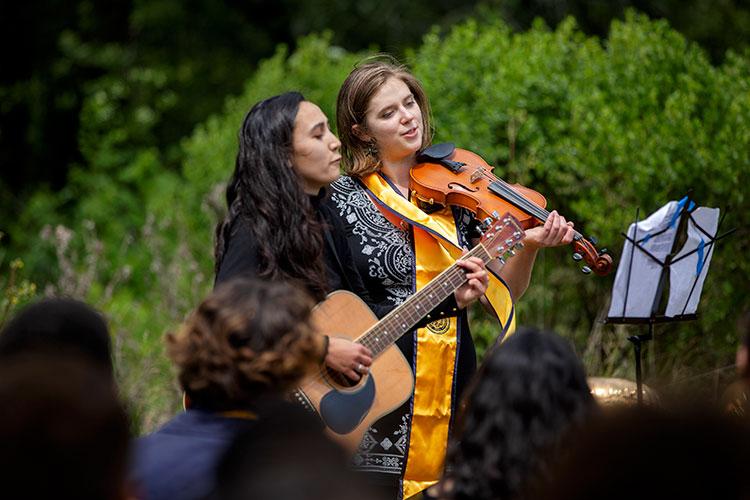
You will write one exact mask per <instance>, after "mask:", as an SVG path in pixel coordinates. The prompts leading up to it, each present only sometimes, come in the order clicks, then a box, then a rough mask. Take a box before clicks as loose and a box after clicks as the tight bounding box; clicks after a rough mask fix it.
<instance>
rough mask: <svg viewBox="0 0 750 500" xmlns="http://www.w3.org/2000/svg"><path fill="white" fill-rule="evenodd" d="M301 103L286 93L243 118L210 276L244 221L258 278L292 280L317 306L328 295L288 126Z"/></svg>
mask: <svg viewBox="0 0 750 500" xmlns="http://www.w3.org/2000/svg"><path fill="white" fill-rule="evenodd" d="M305 101H306V99H305V98H304V97H303V96H302V95H301V94H299V93H298V92H287V93H285V94H281V95H277V96H273V97H269V98H267V99H264V100H262V101H260V102H258V103H257V104H255V106H253V107H252V109H250V111H248V113H247V115H246V116H245V119H244V120H243V122H242V127H241V128H240V132H239V148H238V151H237V159H236V160H235V164H234V173H233V174H232V177H231V179H229V183H228V184H227V190H226V201H227V213H226V215H225V216H224V219H223V220H222V221H221V222H219V224H218V225H217V226H216V243H215V246H214V257H215V264H214V271H216V272H218V271H219V268H220V267H221V263H222V261H223V260H224V255H225V254H226V251H227V243H228V241H229V238H230V236H231V232H232V231H233V230H237V225H236V224H237V222H238V221H239V220H245V221H247V223H248V225H249V226H250V227H251V228H252V231H253V236H254V238H253V239H254V241H255V244H256V246H257V252H258V258H259V260H260V268H259V269H258V275H259V276H260V277H262V278H266V279H277V278H284V279H291V280H295V281H297V282H299V283H302V284H303V285H304V286H306V287H307V288H308V291H309V292H310V293H312V294H313V296H314V297H315V299H316V300H321V299H322V298H324V297H325V295H326V293H327V292H328V290H327V283H326V276H325V268H324V267H323V258H322V255H323V253H322V252H323V241H324V240H323V228H322V225H321V223H320V222H318V220H317V219H316V218H315V214H314V210H313V207H312V204H311V203H310V199H309V196H308V195H307V194H306V193H305V192H304V190H303V189H302V187H301V184H300V178H299V174H298V172H297V170H296V169H295V168H293V165H292V153H293V149H292V148H293V133H294V121H295V119H296V117H297V112H298V110H299V105H300V103H301V102H305Z"/></svg>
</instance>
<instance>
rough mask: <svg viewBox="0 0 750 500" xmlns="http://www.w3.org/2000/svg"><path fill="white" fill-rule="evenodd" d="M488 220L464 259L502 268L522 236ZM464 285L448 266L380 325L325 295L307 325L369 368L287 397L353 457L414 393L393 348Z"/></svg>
mask: <svg viewBox="0 0 750 500" xmlns="http://www.w3.org/2000/svg"><path fill="white" fill-rule="evenodd" d="M493 215H494V218H487V219H485V221H484V222H483V224H482V229H483V230H484V234H483V235H482V238H481V240H480V242H479V244H478V245H476V246H475V247H474V248H473V249H472V250H471V251H470V252H469V253H468V254H467V256H466V257H471V256H475V257H479V258H480V259H481V260H482V261H483V262H484V263H485V264H487V263H488V262H489V261H491V260H492V259H493V258H495V257H498V258H500V262H501V263H502V264H504V263H505V259H506V258H508V257H509V256H512V255H513V254H515V251H514V249H515V247H521V246H523V244H522V243H521V239H522V238H523V237H524V232H523V229H522V228H521V225H520V224H519V222H518V220H517V219H516V218H515V217H513V216H512V215H509V214H505V215H503V216H502V217H497V215H496V214H493ZM465 282H466V277H465V270H464V268H462V267H460V266H458V265H457V264H454V265H452V266H450V267H449V268H448V269H446V270H445V271H443V272H442V273H440V274H439V275H438V276H437V277H436V278H435V279H433V280H432V281H430V282H429V283H428V284H427V285H426V286H424V287H423V288H422V289H421V290H419V291H418V292H417V293H415V294H414V295H412V296H411V297H409V298H408V299H407V300H406V301H404V303H403V304H401V305H399V306H398V307H397V308H395V309H394V310H392V311H391V312H390V313H388V314H387V315H386V316H385V317H384V318H383V319H381V320H380V321H378V319H377V318H376V317H375V315H374V314H373V313H372V311H371V310H370V308H369V307H367V305H366V304H365V303H364V302H363V301H362V300H361V299H360V298H359V297H357V296H356V295H354V294H352V293H349V292H346V291H336V292H333V293H331V294H330V295H329V296H328V297H327V298H326V299H325V300H324V301H323V302H321V303H320V304H319V305H318V306H317V307H316V308H315V310H314V311H313V314H312V320H313V324H314V325H315V327H316V328H317V329H318V331H320V332H324V333H326V334H327V335H330V336H339V337H345V338H348V339H351V340H352V341H353V342H357V343H360V344H362V345H364V346H366V347H367V348H368V349H370V351H371V352H372V356H373V363H372V365H371V366H370V369H369V373H367V374H366V375H364V376H363V377H362V378H361V379H360V380H359V381H357V382H354V381H352V380H350V379H349V378H348V377H346V376H345V375H343V374H342V373H339V372H337V371H334V370H332V369H330V368H328V367H327V366H325V365H322V366H321V367H320V369H319V370H318V371H317V372H316V373H314V374H313V375H312V376H310V377H308V378H307V379H305V380H304V381H303V383H302V384H301V386H300V387H299V388H298V389H296V390H295V391H293V397H294V398H296V399H297V400H298V401H299V402H300V403H301V404H303V405H304V406H305V407H307V408H308V409H310V410H311V411H314V412H315V413H317V414H318V416H320V418H321V420H322V421H323V423H324V424H325V426H326V428H327V432H328V433H329V435H330V436H331V437H332V438H333V439H334V440H336V441H338V442H339V443H341V444H342V445H343V446H344V447H345V448H346V449H348V450H351V451H352V452H354V451H356V449H357V447H358V446H359V443H360V441H361V439H362V436H363V435H364V433H365V431H366V430H367V428H368V427H369V426H370V425H371V424H372V422H374V421H375V420H377V419H378V418H380V417H381V416H383V415H386V414H387V413H390V412H391V411H393V410H394V409H396V408H398V407H399V406H401V405H402V404H403V403H404V402H405V401H406V400H407V399H408V398H409V397H410V396H411V394H412V391H413V390H414V375H413V374H412V369H411V366H410V365H409V362H408V361H406V358H404V356H403V354H402V353H401V351H400V350H399V348H398V347H397V346H395V345H394V342H395V341H396V340H397V339H398V338H399V337H401V336H402V335H403V334H404V333H407V332H409V331H412V330H413V328H414V325H416V324H417V323H419V321H421V320H422V319H423V318H424V317H425V316H427V315H428V314H429V312H430V311H432V310H433V309H434V308H435V307H436V306H437V305H439V304H440V303H441V302H442V301H443V300H445V299H446V298H447V297H448V296H449V295H450V294H452V293H453V292H455V291H456V290H457V289H458V288H459V287H460V286H461V285H462V284H464V283H465Z"/></svg>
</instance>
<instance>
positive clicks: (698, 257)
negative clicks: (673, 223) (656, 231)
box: [664, 207, 719, 318]
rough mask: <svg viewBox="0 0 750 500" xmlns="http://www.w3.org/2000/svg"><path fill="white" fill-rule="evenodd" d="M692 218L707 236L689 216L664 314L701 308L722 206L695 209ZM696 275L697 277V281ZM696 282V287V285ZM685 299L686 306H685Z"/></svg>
mask: <svg viewBox="0 0 750 500" xmlns="http://www.w3.org/2000/svg"><path fill="white" fill-rule="evenodd" d="M692 219H693V220H695V223H697V224H698V225H699V226H700V227H701V228H703V229H704V230H705V231H706V232H707V233H708V235H706V234H705V233H704V232H703V231H701V230H700V229H698V228H697V227H696V225H695V223H693V220H690V219H688V224H687V241H685V245H684V246H683V247H682V249H681V250H680V251H679V253H678V254H677V255H675V257H674V258H673V259H672V261H673V262H674V263H673V264H672V265H670V266H669V301H668V302H667V310H666V312H665V313H664V314H665V316H669V317H670V318H671V317H674V316H677V315H680V314H694V313H695V310H696V309H697V308H698V302H699V301H700V297H701V290H702V289H703V282H704V281H705V279H706V274H707V273H708V265H709V264H710V263H711V255H712V254H713V252H714V244H713V239H714V238H715V237H716V231H717V230H718V226H719V209H718V208H708V207H698V208H696V209H695V210H694V211H693V213H692ZM699 246H700V247H702V250H700V251H697V252H694V253H693V254H691V255H689V256H687V257H685V258H684V259H681V260H678V259H680V257H681V256H682V255H685V254H687V253H688V252H692V251H693V250H695V249H696V248H698V247H699ZM696 278H698V281H697V283H696ZM694 283H695V288H693V284H694ZM691 290H692V293H691ZM688 297H689V300H688ZM686 302H687V307H685V304H686Z"/></svg>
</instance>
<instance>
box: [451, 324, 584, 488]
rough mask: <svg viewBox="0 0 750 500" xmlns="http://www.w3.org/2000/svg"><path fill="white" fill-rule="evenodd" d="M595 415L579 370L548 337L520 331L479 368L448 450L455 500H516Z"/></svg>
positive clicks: (572, 356) (567, 350) (568, 352)
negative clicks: (561, 448) (565, 442)
mask: <svg viewBox="0 0 750 500" xmlns="http://www.w3.org/2000/svg"><path fill="white" fill-rule="evenodd" d="M595 409H596V403H595V402H594V398H593V397H592V395H591V391H590V389H589V387H588V385H587V384H586V375H585V373H584V370H583V366H582V364H581V362H580V360H579V358H578V357H577V355H576V353H575V352H574V351H573V349H572V348H571V347H570V345H568V343H567V342H566V341H564V340H563V339H562V338H560V337H558V336H557V335H555V334H554V333H551V332H545V331H539V330H537V329H534V328H524V329H520V330H519V331H517V332H516V333H515V334H514V335H513V336H511V337H510V338H509V339H508V340H506V341H505V342H503V343H502V344H500V345H496V346H495V347H493V348H492V349H491V350H490V352H488V353H487V355H486V357H485V360H484V362H483V363H482V365H481V366H480V369H479V372H478V374H477V377H476V379H475V381H474V385H473V388H472V389H471V390H470V392H469V394H468V396H467V398H466V401H465V406H464V408H463V413H462V414H461V416H460V417H459V422H458V425H457V430H456V434H455V439H454V442H453V443H452V445H451V447H450V448H449V455H448V472H447V477H448V478H449V479H448V481H447V482H446V484H449V485H452V486H449V488H450V489H451V492H450V495H449V496H452V497H453V498H456V499H489V498H492V499H509V498H523V497H524V494H523V492H524V490H525V488H526V487H527V483H528V482H529V481H535V480H537V479H538V478H539V477H540V476H543V475H545V474H547V469H548V465H547V464H548V461H549V460H550V457H553V456H555V455H556V454H557V452H558V451H559V449H560V447H561V445H562V443H563V442H564V440H565V436H566V435H568V433H569V432H571V431H572V430H574V429H578V428H579V427H580V426H581V425H582V424H583V423H584V422H585V421H587V419H588V418H589V417H590V416H591V414H592V413H593V412H594V411H595Z"/></svg>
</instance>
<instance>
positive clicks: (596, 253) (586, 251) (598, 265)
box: [572, 233, 613, 276]
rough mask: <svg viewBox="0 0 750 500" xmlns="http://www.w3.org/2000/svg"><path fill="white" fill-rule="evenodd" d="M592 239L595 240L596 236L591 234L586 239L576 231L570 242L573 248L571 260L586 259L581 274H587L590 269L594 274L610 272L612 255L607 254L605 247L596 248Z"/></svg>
mask: <svg viewBox="0 0 750 500" xmlns="http://www.w3.org/2000/svg"><path fill="white" fill-rule="evenodd" d="M592 241H596V238H594V237H593V236H592V237H591V238H590V240H587V239H586V238H584V237H583V236H581V235H580V234H578V233H576V236H575V238H573V243H572V245H573V248H574V249H575V253H574V254H573V260H575V261H580V260H584V261H586V265H585V266H583V267H582V268H581V272H582V273H583V274H589V273H590V272H591V271H594V274H596V275H597V276H606V275H608V274H609V273H611V272H612V264H613V262H612V257H611V256H610V255H609V254H607V249H606V248H602V249H601V250H597V249H596V247H595V246H594V243H592Z"/></svg>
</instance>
